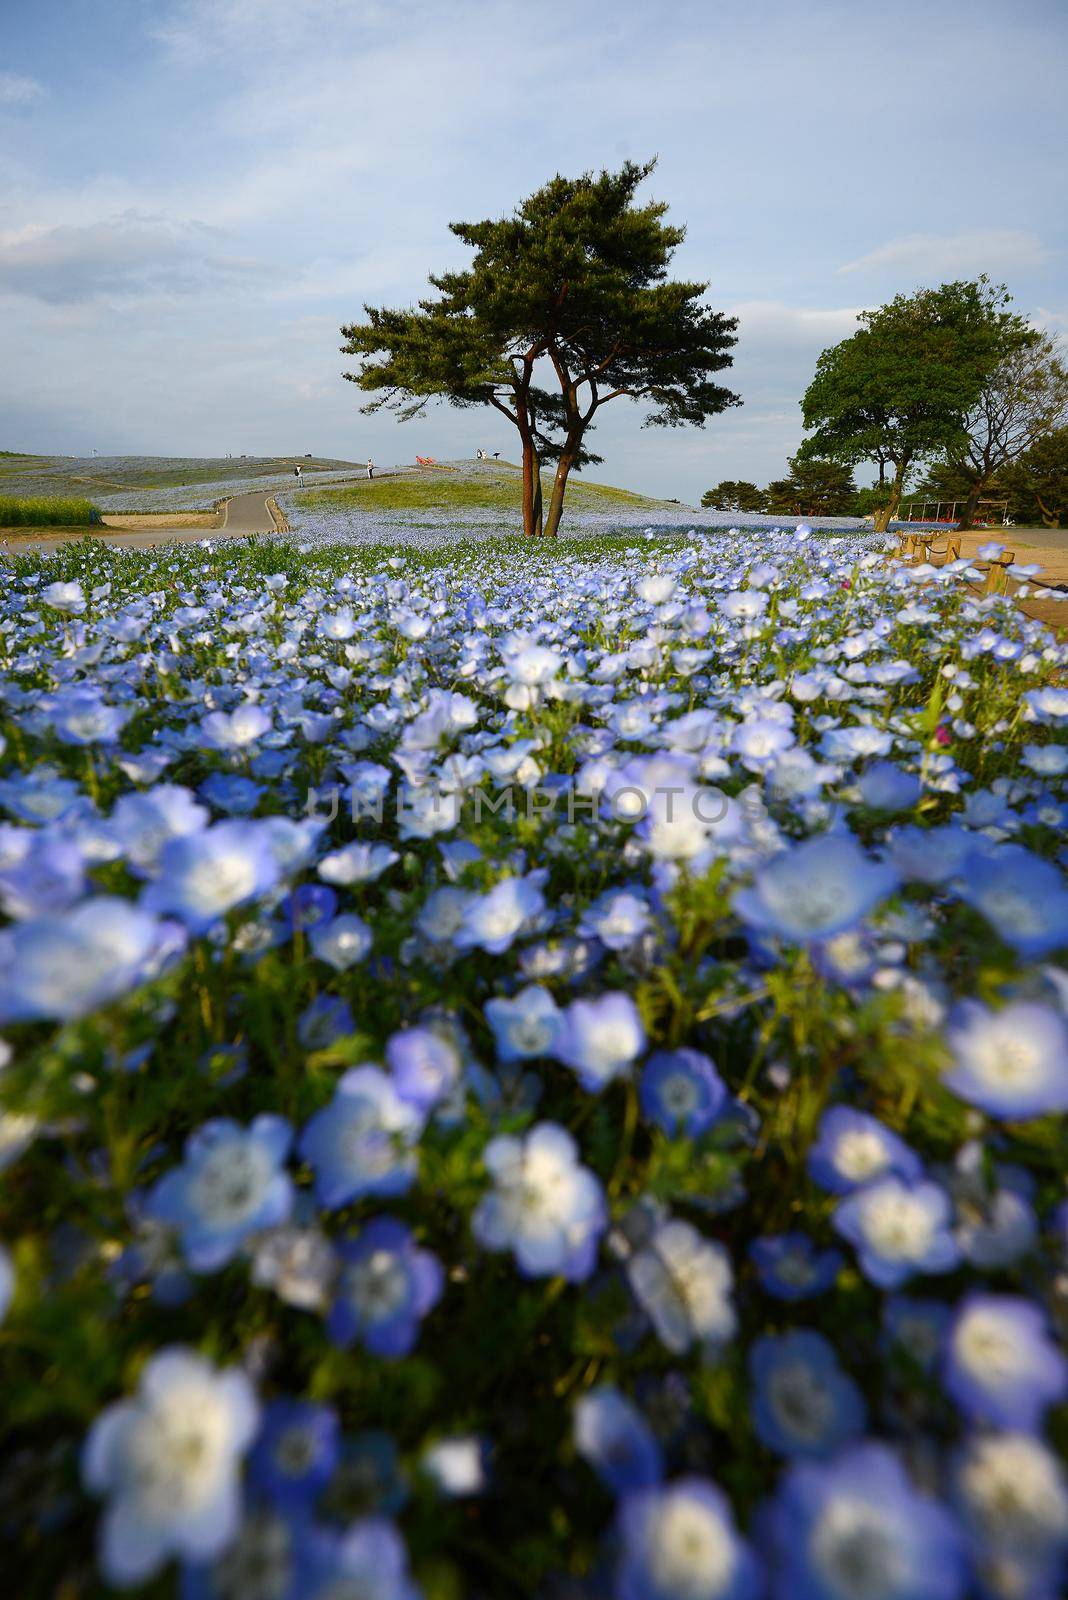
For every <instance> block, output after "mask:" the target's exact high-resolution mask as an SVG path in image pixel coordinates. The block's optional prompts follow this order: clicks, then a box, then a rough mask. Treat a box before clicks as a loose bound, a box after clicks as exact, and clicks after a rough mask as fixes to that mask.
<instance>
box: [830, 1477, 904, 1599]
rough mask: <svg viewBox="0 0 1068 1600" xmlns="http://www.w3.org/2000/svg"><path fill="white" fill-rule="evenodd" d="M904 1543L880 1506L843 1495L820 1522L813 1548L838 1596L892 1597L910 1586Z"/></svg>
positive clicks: (859, 1597)
mask: <svg viewBox="0 0 1068 1600" xmlns="http://www.w3.org/2000/svg"><path fill="white" fill-rule="evenodd" d="M903 1546H904V1541H903V1540H902V1538H901V1536H900V1532H899V1530H897V1529H894V1528H892V1527H891V1526H889V1525H888V1524H887V1522H886V1521H885V1520H884V1519H883V1517H881V1516H880V1514H879V1511H878V1509H877V1508H876V1507H875V1506H873V1505H869V1504H868V1503H867V1501H864V1500H851V1499H841V1500H836V1501H833V1502H832V1503H831V1504H830V1505H829V1506H828V1507H827V1509H826V1510H825V1511H824V1513H823V1515H822V1516H821V1517H820V1519H819V1521H818V1523H817V1524H816V1527H815V1530H814V1532H813V1535H812V1544H811V1553H812V1556H813V1557H814V1560H815V1563H816V1566H817V1567H818V1568H819V1571H820V1573H821V1575H822V1577H823V1580H824V1582H825V1584H826V1586H827V1588H828V1590H829V1592H830V1593H831V1594H832V1595H833V1596H834V1597H835V1600H892V1597H893V1596H895V1595H897V1594H899V1593H905V1592H906V1591H905V1584H906V1580H907V1578H908V1571H907V1567H906V1563H905V1560H904V1558H903V1553H902V1552H903Z"/></svg>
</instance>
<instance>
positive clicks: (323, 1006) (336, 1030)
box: [297, 994, 356, 1050]
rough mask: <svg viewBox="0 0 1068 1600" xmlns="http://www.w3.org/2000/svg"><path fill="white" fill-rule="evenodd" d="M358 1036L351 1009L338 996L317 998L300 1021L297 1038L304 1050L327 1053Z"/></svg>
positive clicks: (318, 996) (327, 995) (329, 995)
mask: <svg viewBox="0 0 1068 1600" xmlns="http://www.w3.org/2000/svg"><path fill="white" fill-rule="evenodd" d="M355 1032H356V1020H355V1018H354V1017H353V1015H352V1007H351V1006H350V1005H349V1003H348V1001H347V1000H345V999H343V998H342V997H341V995H337V994H317V995H316V996H315V999H314V1000H313V1001H312V1002H311V1004H310V1005H308V1006H305V1008H304V1010H303V1011H302V1012H301V1014H300V1017H299V1019H298V1021H297V1038H298V1039H299V1040H300V1042H301V1044H302V1045H303V1047H304V1049H305V1050H328V1049H329V1048H330V1046H331V1045H332V1044H336V1043H337V1041H338V1040H339V1039H345V1038H347V1037H348V1036H349V1034H352V1033H355Z"/></svg>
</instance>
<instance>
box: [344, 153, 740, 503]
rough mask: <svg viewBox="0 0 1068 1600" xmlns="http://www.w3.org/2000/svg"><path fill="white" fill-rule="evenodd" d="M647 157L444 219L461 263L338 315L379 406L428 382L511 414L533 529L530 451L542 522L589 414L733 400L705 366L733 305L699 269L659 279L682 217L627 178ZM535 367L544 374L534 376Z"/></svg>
mask: <svg viewBox="0 0 1068 1600" xmlns="http://www.w3.org/2000/svg"><path fill="white" fill-rule="evenodd" d="M653 166H654V163H653V162H647V163H645V164H642V165H639V164H636V163H634V162H626V163H625V164H624V166H623V167H622V168H621V169H620V171H619V172H602V173H600V175H599V176H596V177H595V176H594V175H593V174H591V173H585V174H583V175H582V176H581V177H579V178H563V177H559V176H557V177H555V178H553V179H552V180H551V182H549V183H547V184H546V185H545V186H544V187H543V188H541V189H539V190H537V191H536V192H535V193H534V194H533V195H531V196H530V197H529V198H528V199H526V200H524V201H523V202H522V203H521V204H520V205H519V206H518V207H517V209H516V210H515V211H514V212H513V213H512V214H511V216H508V217H504V218H500V219H498V220H486V221H482V222H457V223H453V224H452V225H451V230H452V232H453V233H454V234H455V235H456V236H457V238H459V239H460V240H462V241H463V243H464V244H466V245H469V246H470V247H471V249H472V250H473V251H474V259H473V260H472V262H471V263H470V265H469V266H468V267H467V268H466V269H464V270H462V271H455V272H445V273H441V274H439V275H436V276H432V277H431V279H430V282H431V284H432V285H433V287H434V288H435V289H436V290H437V291H438V294H437V296H436V297H434V298H428V299H426V300H423V301H420V303H419V305H418V307H416V308H415V309H414V310H404V311H390V310H383V309H376V308H372V307H365V314H366V321H365V322H363V323H353V324H351V325H349V326H347V327H345V328H343V329H342V333H343V335H344V338H345V341H346V342H345V344H344V346H343V347H342V348H343V351H344V353H345V354H348V355H355V356H358V357H360V358H361V365H360V367H359V368H358V369H357V370H356V371H354V372H349V373H346V374H345V376H346V377H348V378H351V379H352V381H353V382H355V383H357V384H358V385H359V386H360V388H362V389H363V390H365V391H366V392H368V393H371V394H373V395H374V396H375V398H374V399H373V400H372V401H371V402H370V403H369V405H368V406H367V407H365V409H366V410H375V409H378V408H379V407H380V406H383V405H384V406H388V407H390V408H392V409H394V410H396V411H397V412H398V413H399V415H400V416H402V417H410V416H413V415H415V414H417V413H418V412H419V411H421V410H422V408H423V407H424V406H425V405H426V403H427V401H428V400H429V399H430V398H431V397H434V396H438V397H443V398H445V399H446V400H448V401H449V402H450V403H451V404H453V405H457V406H470V405H490V406H493V407H495V408H496V409H497V410H498V411H500V412H501V413H502V414H503V415H504V416H506V417H507V418H508V420H509V421H510V422H511V423H513V425H514V426H515V427H516V428H517V429H518V431H519V435H520V439H521V442H522V446H523V462H524V530H525V531H526V532H527V533H534V532H537V531H539V525H540V506H539V503H538V501H539V496H540V482H541V478H540V460H541V457H542V456H543V455H545V456H548V457H549V458H552V457H555V458H556V462H557V466H556V475H555V480H554V483H553V490H552V497H551V500H550V504H549V509H548V515H547V517H546V520H545V532H546V533H547V534H555V533H556V531H557V529H558V527H559V523H560V516H561V513H562V511H563V503H564V494H565V491H566V487H567V480H568V476H569V474H570V473H571V471H572V470H573V469H577V468H580V467H581V466H582V464H583V462H584V461H585V460H590V459H592V458H591V457H590V456H589V454H588V452H587V448H586V445H585V438H586V434H587V431H588V430H589V429H590V428H591V427H592V426H593V423H594V418H595V416H596V415H597V413H598V412H599V410H600V409H601V407H602V406H604V405H606V404H607V403H609V402H610V401H612V400H615V399H618V398H620V397H622V396H627V397H629V398H630V399H633V400H636V401H639V402H643V403H645V404H646V405H648V406H649V407H650V408H651V409H650V410H649V413H648V415H647V416H646V418H645V423H644V425H645V426H650V425H656V426H665V427H677V426H680V425H682V424H686V423H692V424H694V425H696V426H698V427H700V426H702V425H703V423H704V422H705V420H706V418H708V417H709V416H713V415H715V414H716V413H718V412H720V411H722V410H724V409H725V408H726V407H727V406H731V405H738V404H740V401H739V399H738V396H737V395H735V394H733V393H732V392H731V390H729V389H725V388H723V387H722V386H720V385H719V384H717V383H716V382H714V381H713V374H715V373H717V372H720V371H722V370H723V369H724V368H726V367H729V366H730V364H731V360H732V357H731V354H730V352H731V348H732V347H733V345H734V344H735V342H736V339H735V332H734V330H735V327H736V325H737V324H736V320H735V319H734V318H732V317H727V316H725V315H724V314H723V313H722V312H718V311H714V310H712V309H711V308H710V307H709V306H707V305H706V304H705V303H704V299H703V297H704V293H705V290H706V288H707V285H706V284H704V283H689V282H678V281H672V280H671V279H669V277H668V268H669V265H670V261H671V257H672V255H673V254H674V252H675V249H676V248H677V246H678V245H679V244H680V243H681V241H682V239H683V237H684V230H683V229H682V228H679V227H674V226H672V225H670V224H668V223H666V222H665V221H664V215H665V212H666V210H667V207H666V206H665V205H664V204H663V203H662V202H659V201H649V202H646V203H645V204H639V203H638V202H637V201H636V199H635V195H636V191H637V189H638V187H639V185H640V184H641V183H642V182H643V181H644V179H645V178H647V177H648V175H649V173H650V172H651V171H652V170H653ZM543 373H544V374H546V376H545V380H544V382H539V381H537V380H538V379H540V378H541V376H542V374H543Z"/></svg>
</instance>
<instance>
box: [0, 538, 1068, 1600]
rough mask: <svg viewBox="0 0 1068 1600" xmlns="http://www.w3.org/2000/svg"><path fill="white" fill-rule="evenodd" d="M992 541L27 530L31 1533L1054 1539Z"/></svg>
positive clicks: (1054, 1096)
mask: <svg viewBox="0 0 1068 1600" xmlns="http://www.w3.org/2000/svg"><path fill="white" fill-rule="evenodd" d="M963 569H964V564H963V563H958V564H956V565H955V566H954V567H951V568H946V569H943V570H941V571H939V572H937V573H933V572H930V571H929V570H927V571H924V570H922V569H921V570H919V571H917V570H915V569H912V570H910V569H904V568H900V567H896V566H894V565H893V564H891V563H889V562H888V561H887V559H886V556H885V553H884V552H883V551H882V550H880V549H878V548H874V547H873V541H872V540H871V538H870V537H868V536H865V535H863V534H853V535H848V536H842V537H838V538H817V537H807V536H806V534H805V532H804V531H803V530H802V531H800V532H798V533H793V532H774V531H770V530H764V531H753V532H750V533H747V534H746V535H745V536H744V537H740V536H738V535H731V534H728V533H713V532H708V531H702V532H698V533H694V534H678V535H664V536H662V537H657V538H655V539H642V538H641V537H640V536H638V535H634V534H631V535H620V536H618V537H615V538H612V537H609V536H596V537H591V538H588V539H586V540H585V541H576V542H561V544H560V545H559V546H558V547H553V548H545V547H541V546H538V547H536V548H530V547H529V546H523V545H521V544H519V543H518V542H517V541H505V540H494V539H493V538H492V537H485V538H481V539H478V540H475V541H471V542H470V543H466V544H461V545H459V546H457V547H456V548H455V549H448V548H437V549H429V550H428V549H420V548H413V549H411V550H405V549H404V548H403V547H398V546H394V547H391V548H384V549H377V550H376V549H375V548H374V547H360V548H354V547H346V548H338V547H334V548H331V547H329V546H327V547H323V548H319V547H316V548H314V549H311V550H305V551H304V552H300V551H298V550H297V549H296V548H294V547H293V546H292V545H286V544H281V543H277V542H264V543H257V542H255V541H252V542H248V543H241V544H238V543H220V544H215V545H208V544H203V545H191V544H187V545H182V546H175V547H172V548H170V549H163V550H157V551H152V552H123V551H119V550H115V549H108V548H106V547H104V546H103V545H100V544H93V543H85V544H82V545H79V546H71V547H68V548H67V549H65V550H64V551H62V552H61V553H60V554H58V555H57V556H55V557H52V558H48V559H44V560H31V559H29V558H16V559H12V560H9V564H8V567H7V570H6V571H5V572H4V573H3V575H2V577H3V586H2V598H0V808H2V813H3V820H2V822H0V907H2V912H3V925H2V926H0V1032H2V1039H3V1042H2V1044H0V1059H2V1068H0V1105H2V1109H0V1165H2V1167H3V1169H4V1170H3V1199H2V1221H0V1238H2V1239H3V1241H4V1243H3V1249H2V1252H0V1307H2V1310H3V1323H2V1325H0V1376H2V1388H0V1406H2V1408H3V1413H4V1426H3V1433H4V1438H5V1447H4V1453H3V1458H2V1460H0V1532H2V1535H3V1539H4V1542H5V1544H7V1545H8V1547H9V1548H11V1549H13V1550H14V1552H15V1553H14V1554H13V1555H12V1556H11V1557H9V1561H8V1566H7V1573H8V1575H9V1581H14V1582H15V1583H16V1588H15V1589H11V1590H9V1591H8V1592H11V1593H16V1592H17V1593H18V1594H19V1596H28V1597H34V1600H36V1597H38V1596H40V1597H44V1596H48V1597H52V1596H57V1597H63V1600H82V1597H89V1596H96V1595H109V1594H114V1593H118V1592H122V1591H128V1590H137V1591H138V1592H139V1593H144V1594H147V1595H159V1596H164V1595H172V1594H178V1595H180V1596H182V1597H184V1600H417V1597H422V1600H513V1597H528V1596H530V1597H539V1600H542V1597H544V1600H602V1597H603V1600H758V1597H760V1596H768V1597H769V1600H964V1597H965V1596H977V1597H986V1600H1055V1597H1056V1596H1057V1595H1059V1594H1061V1593H1062V1592H1063V1584H1064V1576H1065V1558H1066V1553H1068V1478H1066V1474H1065V1466H1064V1460H1065V1453H1066V1447H1068V1405H1066V1398H1068V1358H1066V1355H1065V1349H1064V1341H1065V1335H1066V1332H1068V1206H1066V1203H1065V1193H1066V1188H1065V1174H1066V1170H1068V1135H1066V1123H1065V1116H1064V1113H1065V1111H1066V1110H1068V972H1066V971H1065V970H1064V969H1063V968H1062V967H1061V966H1060V965H1058V959H1059V958H1060V959H1063V957H1064V954H1065V951H1066V949H1068V886H1066V884H1065V866H1066V863H1068V850H1066V848H1065V822H1066V818H1068V797H1066V785H1068V671H1066V668H1068V645H1066V644H1065V643H1063V642H1058V640H1057V639H1056V638H1055V637H1054V636H1053V635H1051V634H1050V633H1048V632H1046V631H1044V630H1043V629H1042V628H1041V627H1040V626H1039V625H1038V624H1036V623H1034V622H1031V621H1028V620H1027V619H1026V618H1025V617H1024V616H1022V614H1021V613H1020V612H1019V611H1018V610H1017V609H1015V608H1014V607H1013V606H1012V604H1011V603H1010V602H1009V601H1007V600H1005V599H1003V598H1001V597H999V596H991V597H988V598H982V597H980V595H979V594H978V593H977V592H976V589H975V588H974V587H973V586H972V585H971V584H970V583H969V581H968V578H967V574H966V573H965V571H964V570H963ZM15 1573H17V1574H18V1576H17V1579H14V1578H12V1577H11V1575H12V1574H15Z"/></svg>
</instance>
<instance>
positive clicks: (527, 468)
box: [519, 429, 534, 539]
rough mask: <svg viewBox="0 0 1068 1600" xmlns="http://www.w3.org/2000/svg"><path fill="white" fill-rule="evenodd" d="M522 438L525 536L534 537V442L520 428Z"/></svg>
mask: <svg viewBox="0 0 1068 1600" xmlns="http://www.w3.org/2000/svg"><path fill="white" fill-rule="evenodd" d="M519 436H520V438H521V439H522V441H523V466H522V469H521V470H522V473H523V536H524V538H527V539H532V538H533V537H534V479H533V476H532V474H531V460H532V458H533V455H534V442H533V440H532V439H531V438H530V436H529V435H528V434H526V433H524V432H523V430H522V429H520V435H519Z"/></svg>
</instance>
